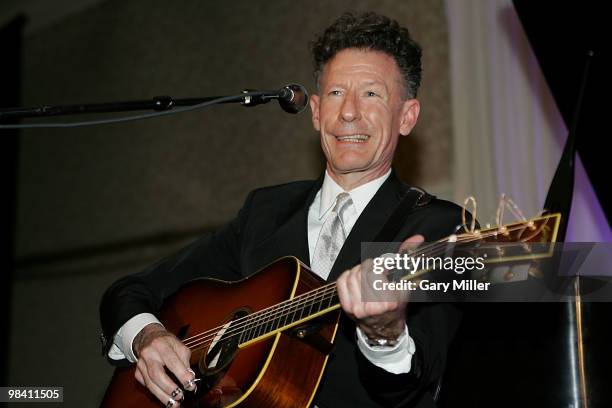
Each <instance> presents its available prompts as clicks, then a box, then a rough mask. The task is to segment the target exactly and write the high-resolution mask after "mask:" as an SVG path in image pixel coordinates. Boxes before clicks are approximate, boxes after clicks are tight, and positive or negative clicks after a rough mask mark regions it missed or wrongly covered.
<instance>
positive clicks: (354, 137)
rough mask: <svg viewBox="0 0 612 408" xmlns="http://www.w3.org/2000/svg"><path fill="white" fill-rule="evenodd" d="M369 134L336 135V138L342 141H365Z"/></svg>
mask: <svg viewBox="0 0 612 408" xmlns="http://www.w3.org/2000/svg"><path fill="white" fill-rule="evenodd" d="M368 138H369V136H368V135H348V136H336V139H338V140H340V141H342V142H365V141H366V140H368Z"/></svg>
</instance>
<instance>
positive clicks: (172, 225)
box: [9, 0, 452, 406]
mask: <svg viewBox="0 0 612 408" xmlns="http://www.w3.org/2000/svg"><path fill="white" fill-rule="evenodd" d="M219 4H221V3H218V2H202V1H196V0H193V1H183V2H178V3H173V5H172V6H170V3H168V2H160V1H156V2H150V1H144V0H134V1H129V2H126V1H115V0H111V1H106V2H102V3H100V4H97V5H94V6H92V7H90V8H87V9H85V10H82V11H79V12H77V13H76V14H72V15H70V16H69V17H67V18H65V19H64V20H62V21H60V22H58V23H56V24H54V25H51V26H47V27H45V28H43V29H41V30H38V31H35V32H31V33H29V34H28V36H27V37H26V41H25V49H24V95H23V101H24V104H26V105H38V104H66V103H77V102H83V103H85V102H100V101H115V100H125V99H142V98H147V97H152V96H155V95H159V94H169V95H172V96H174V97H177V98H178V97H192V96H203V95H218V94H228V93H234V92H237V91H240V90H241V89H243V88H245V87H259V88H273V87H277V86H279V85H282V84H285V83H288V82H298V83H302V84H304V85H306V86H307V88H308V89H309V90H312V89H313V81H312V78H311V62H310V59H309V54H308V49H307V46H306V44H307V43H308V41H310V40H311V39H312V38H313V35H314V33H316V32H318V31H320V30H321V29H322V28H323V27H325V26H326V25H327V24H328V23H329V22H330V21H331V20H332V19H333V18H335V17H336V16H337V15H339V14H340V13H341V12H342V11H344V10H348V9H355V8H356V9H361V10H363V9H375V10H377V11H380V12H383V13H386V14H388V15H390V16H392V17H394V18H396V19H397V20H399V21H400V22H401V23H402V24H404V25H406V26H408V27H409V28H410V29H411V32H412V34H413V36H414V37H415V38H416V39H417V40H418V41H419V42H420V43H421V44H422V46H423V48H424V50H425V56H424V70H425V74H424V81H423V88H422V91H421V93H420V99H421V103H422V107H423V110H422V114H421V119H420V123H419V125H418V126H417V128H416V131H415V134H414V137H411V138H409V139H407V140H404V141H403V142H402V143H401V145H400V155H399V157H398V161H397V168H398V170H399V172H400V174H401V175H402V176H403V177H404V178H405V179H406V180H408V181H409V182H412V183H415V184H419V185H421V186H423V187H425V188H428V189H430V190H432V191H433V192H434V193H435V192H441V193H442V195H444V196H450V190H449V188H450V187H449V180H450V169H451V168H452V167H451V155H450V151H451V147H452V146H451V140H452V138H451V128H450V126H451V125H450V123H451V121H450V106H449V100H450V97H449V75H448V47H447V32H446V22H445V18H444V7H443V4H442V2H441V1H430V0H413V1H402V2H398V1H378V2H374V1H358V2H349V1H335V2H326V1H310V2H300V3H298V2H294V1H274V2H263V1H262V2H257V3H256V2H252V1H236V2H228V3H224V5H223V6H220V5H219ZM21 141H22V144H21V155H20V168H19V172H20V177H19V196H18V200H19V202H18V206H19V214H18V231H17V233H18V238H17V257H18V263H19V265H20V267H19V268H18V270H17V271H16V282H15V286H14V299H15V302H14V307H13V321H14V324H13V327H12V328H11V335H12V342H11V347H12V348H11V365H10V374H9V375H10V380H11V382H12V383H14V384H23V385H33V384H37V385H63V386H64V387H65V390H64V391H65V396H66V397H65V398H66V402H67V403H66V404H64V406H92V405H95V404H96V402H97V401H99V398H100V395H101V393H102V392H103V390H104V387H105V384H106V381H107V380H108V378H109V375H110V372H111V369H110V367H108V366H107V365H106V363H105V361H104V360H103V359H102V358H101V357H100V355H99V349H98V341H97V333H98V322H97V304H98V301H99V298H100V296H101V294H102V292H103V290H104V289H105V287H106V286H108V285H109V284H110V282H112V281H113V280H114V279H116V278H117V277H119V276H122V275H125V274H127V273H130V272H133V271H136V270H139V269H140V268H141V267H142V266H143V265H145V264H146V263H148V262H151V261H152V260H153V259H156V258H158V257H160V256H162V255H163V254H166V253H168V252H171V251H173V250H174V249H175V248H176V247H177V246H180V245H181V244H183V243H184V241H185V240H188V239H189V238H190V232H191V231H193V230H202V229H208V228H212V227H215V226H217V225H219V224H221V223H223V222H225V221H226V220H228V219H229V218H230V217H232V216H233V215H234V214H235V213H236V211H237V210H238V209H239V207H240V205H241V203H242V200H243V199H244V197H245V195H246V193H247V192H248V191H249V190H251V189H253V188H255V187H258V186H262V185H269V184H276V183H281V182H286V181H290V180H296V179H305V178H314V177H316V176H317V175H318V174H319V173H320V171H321V170H322V159H321V156H320V153H319V148H318V139H317V135H316V134H315V132H314V131H313V130H312V127H311V124H310V118H309V115H308V114H307V113H304V114H301V115H298V116H290V115H287V114H285V113H283V112H282V111H281V110H280V109H279V108H278V106H274V105H273V104H270V105H268V106H261V107H258V108H254V109H245V108H242V107H239V106H229V105H225V106H218V107H214V108H211V109H208V110H204V111H199V112H193V113H185V114H180V115H176V116H172V117H167V118H158V119H153V120H149V121H142V122H135V123H129V124H122V125H106V126H98V127H90V128H80V129H69V130H31V131H25V132H23V133H22V138H21ZM164 233H179V234H181V233H184V234H183V235H181V236H180V237H179V238H177V239H174V240H170V241H169V243H167V242H166V244H164V243H159V244H158V245H150V244H145V245H138V246H137V245H126V247H125V248H121V249H120V250H119V249H118V248H117V247H116V244H120V243H122V242H128V241H131V240H134V239H137V238H140V237H145V238H146V237H152V238H153V239H154V238H155V237H158V236H160V235H161V234H164ZM113 245H115V246H113ZM83 248H93V249H98V250H99V251H98V253H97V254H96V255H95V256H94V255H92V253H90V252H79V249H83ZM41 254H48V255H59V256H60V258H59V260H58V261H54V262H47V261H48V260H49V258H42V261H40V259H41V258H35V257H36V256H38V255H41ZM68 254H72V255H74V256H72V257H71V258H70V259H67V258H62V255H68ZM36 259H38V260H39V261H37V262H34V263H28V262H29V261H32V260H36ZM45 259H47V261H44V260H45ZM41 339H42V340H41ZM41 344H44V346H43V347H41ZM41 363H42V364H44V365H45V367H44V369H41V367H40V365H41Z"/></svg>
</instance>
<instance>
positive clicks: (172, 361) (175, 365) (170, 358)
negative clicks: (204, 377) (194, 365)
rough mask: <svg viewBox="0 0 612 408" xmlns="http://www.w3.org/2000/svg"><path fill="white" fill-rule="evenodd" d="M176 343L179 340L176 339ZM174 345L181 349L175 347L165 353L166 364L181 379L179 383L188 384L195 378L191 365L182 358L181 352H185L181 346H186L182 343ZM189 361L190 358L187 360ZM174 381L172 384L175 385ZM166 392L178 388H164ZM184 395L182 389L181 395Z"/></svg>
mask: <svg viewBox="0 0 612 408" xmlns="http://www.w3.org/2000/svg"><path fill="white" fill-rule="evenodd" d="M175 342H176V343H179V342H178V340H175ZM173 347H177V348H178V349H179V350H175V349H174V348H172V349H171V350H170V351H169V352H168V353H166V354H164V355H163V357H164V365H165V366H166V367H168V369H169V370H170V372H171V373H172V374H174V376H175V377H176V379H177V380H178V381H179V383H180V384H181V385H182V384H187V383H188V382H189V380H192V379H193V375H192V374H191V373H190V372H189V370H188V369H189V365H188V364H185V362H184V359H183V358H181V354H179V353H184V352H183V351H180V349H181V348H186V347H185V346H183V345H182V344H174V345H173ZM187 361H189V360H187ZM173 385H174V383H172V384H171V386H173ZM163 389H164V390H165V391H166V392H168V391H169V392H170V393H172V392H173V391H174V390H176V387H174V388H172V389H170V390H168V388H165V387H164V388H163ZM170 395H172V394H170ZM180 397H182V391H181V395H180V396H179V399H180Z"/></svg>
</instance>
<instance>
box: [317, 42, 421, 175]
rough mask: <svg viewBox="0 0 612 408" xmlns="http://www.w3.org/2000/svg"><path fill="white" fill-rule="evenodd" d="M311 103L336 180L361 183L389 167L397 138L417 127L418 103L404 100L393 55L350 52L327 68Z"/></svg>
mask: <svg viewBox="0 0 612 408" xmlns="http://www.w3.org/2000/svg"><path fill="white" fill-rule="evenodd" d="M319 85H320V88H319V91H320V94H319V95H313V97H312V98H311V101H310V107H311V109H312V120H313V125H314V127H315V129H317V130H318V131H320V133H321V147H322V149H323V152H324V153H325V157H326V158H327V169H328V171H329V172H330V173H331V175H332V177H333V176H336V177H334V178H336V179H337V180H338V179H343V178H344V179H347V178H348V180H349V182H348V184H353V185H354V184H357V185H359V184H362V183H363V182H367V181H369V180H372V179H374V178H376V177H379V176H382V175H383V174H384V173H385V172H386V171H387V170H388V169H389V167H390V166H391V162H392V160H393V154H394V152H395V148H396V146H397V142H398V138H399V135H400V134H402V135H408V134H409V133H410V131H411V130H412V128H413V126H414V125H415V123H416V120H417V117H418V114H419V103H418V101H417V100H416V99H409V100H404V99H403V94H404V87H403V82H402V76H401V73H400V70H399V68H398V66H397V63H396V62H395V60H394V59H393V57H391V56H390V55H387V54H385V53H383V52H379V51H370V50H360V49H355V48H349V49H345V50H342V51H340V52H339V53H337V54H336V55H335V56H334V57H333V58H332V59H331V60H330V61H328V62H327V64H326V65H325V67H324V68H323V72H322V73H321V77H320V84H319Z"/></svg>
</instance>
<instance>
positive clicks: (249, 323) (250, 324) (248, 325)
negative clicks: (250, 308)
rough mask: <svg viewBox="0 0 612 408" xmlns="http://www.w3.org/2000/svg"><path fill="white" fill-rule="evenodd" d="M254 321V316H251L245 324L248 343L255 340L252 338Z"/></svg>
mask: <svg viewBox="0 0 612 408" xmlns="http://www.w3.org/2000/svg"><path fill="white" fill-rule="evenodd" d="M253 320H254V319H253V314H250V315H249V316H248V317H247V322H246V324H245V331H246V332H247V335H246V340H247V341H250V340H251V339H252V338H253V337H252V335H253Z"/></svg>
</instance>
